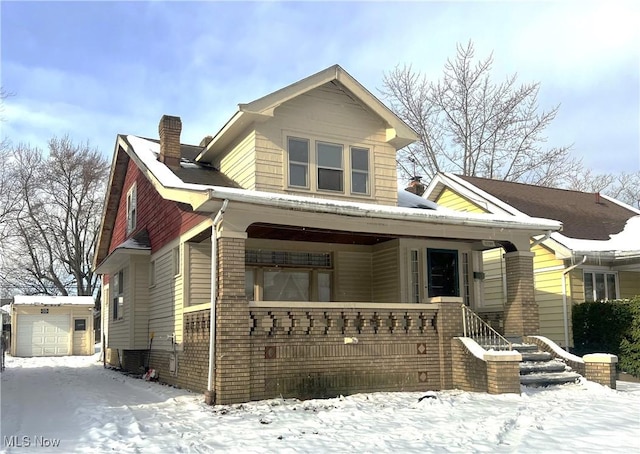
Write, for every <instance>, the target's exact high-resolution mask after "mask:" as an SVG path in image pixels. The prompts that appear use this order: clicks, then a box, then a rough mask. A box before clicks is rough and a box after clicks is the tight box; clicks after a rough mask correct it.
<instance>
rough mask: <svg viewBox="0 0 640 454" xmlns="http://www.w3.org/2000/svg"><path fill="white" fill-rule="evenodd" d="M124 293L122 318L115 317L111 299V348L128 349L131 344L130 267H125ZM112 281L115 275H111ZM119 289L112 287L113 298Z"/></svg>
mask: <svg viewBox="0 0 640 454" xmlns="http://www.w3.org/2000/svg"><path fill="white" fill-rule="evenodd" d="M123 271H124V273H123V277H124V283H123V289H122V290H123V293H122V296H123V297H124V315H123V317H122V320H114V319H113V301H109V309H110V311H109V314H108V317H109V342H108V343H109V345H108V347H109V348H117V349H128V348H130V344H131V317H132V310H131V293H130V292H129V290H130V289H129V283H130V281H131V277H130V276H129V267H128V266H127V267H125V268H123ZM111 282H113V275H112V276H111ZM116 291H117V290H116V289H115V288H114V287H113V286H112V287H111V299H113V298H114V297H115V296H116V294H115V292H116Z"/></svg>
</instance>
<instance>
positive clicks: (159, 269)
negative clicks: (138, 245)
mask: <svg viewBox="0 0 640 454" xmlns="http://www.w3.org/2000/svg"><path fill="white" fill-rule="evenodd" d="M153 259H154V260H155V261H156V285H155V286H153V287H152V288H151V289H150V290H149V296H150V313H151V316H150V317H149V331H150V332H153V333H154V339H153V349H163V350H169V349H171V342H170V340H168V339H167V336H170V335H171V334H173V333H174V332H175V333H176V335H177V336H179V338H181V337H182V298H181V295H182V275H180V276H177V277H174V271H173V250H172V249H169V250H168V251H166V252H164V253H162V255H159V256H156V257H153ZM178 299H180V301H178Z"/></svg>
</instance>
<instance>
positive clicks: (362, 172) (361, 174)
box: [351, 147, 369, 194]
mask: <svg viewBox="0 0 640 454" xmlns="http://www.w3.org/2000/svg"><path fill="white" fill-rule="evenodd" d="M351 192H352V193H355V194H369V150H368V149H367V148H358V147H351Z"/></svg>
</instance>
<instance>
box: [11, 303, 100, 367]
mask: <svg viewBox="0 0 640 454" xmlns="http://www.w3.org/2000/svg"><path fill="white" fill-rule="evenodd" d="M93 305H94V302H93V297H91V296H20V295H19V296H15V297H14V301H13V304H12V305H11V350H10V351H11V355H12V356H67V355H92V354H93V352H94V339H93V337H94V335H93Z"/></svg>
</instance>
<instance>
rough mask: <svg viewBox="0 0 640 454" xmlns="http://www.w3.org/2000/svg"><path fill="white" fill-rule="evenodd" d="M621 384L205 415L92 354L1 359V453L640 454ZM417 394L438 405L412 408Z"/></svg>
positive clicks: (639, 402) (197, 405)
mask: <svg viewBox="0 0 640 454" xmlns="http://www.w3.org/2000/svg"><path fill="white" fill-rule="evenodd" d="M618 386H619V389H618V390H617V391H612V390H610V389H608V388H604V387H601V386H599V385H596V384H592V383H587V384H580V385H567V386H563V387H555V388H550V389H542V390H530V389H527V390H525V392H523V394H522V395H521V396H515V395H502V396H489V395H486V394H476V393H466V392H460V391H446V392H435V393H433V392H429V393H375V394H357V395H353V396H348V397H340V398H335V399H326V400H309V401H302V402H301V401H297V400H293V399H284V400H283V399H274V400H268V401H261V402H251V403H248V404H242V405H228V406H215V407H207V406H206V405H204V403H203V402H202V396H201V395H198V394H193V393H189V392H187V391H184V390H178V389H174V388H171V387H168V386H163V385H160V384H157V383H149V382H145V381H142V380H139V379H135V378H131V377H127V376H124V375H122V374H120V373H118V372H114V371H111V370H105V369H103V368H102V364H101V363H98V362H96V357H95V356H94V357H61V358H11V357H7V369H6V371H5V372H4V373H2V382H1V388H0V393H1V398H2V406H1V409H2V446H1V447H0V451H1V452H16V453H18V452H32V451H35V452H43V453H44V452H64V453H70V452H83V453H84V452H98V453H102V452H166V453H169V452H207V453H209V452H214V451H215V452H278V453H282V452H313V453H317V452H420V453H425V452H465V453H466V452H492V453H494V452H519V453H522V452H525V453H526V452H531V453H539V452H554V453H558V452H567V453H568V452H573V453H575V452H581V453H587V452H621V453H628V452H638V446H639V443H640V441H639V440H640V384H632V383H626V382H618ZM425 395H430V396H432V397H433V396H434V397H435V398H425V399H422V400H421V401H418V400H419V398H420V397H423V396H425ZM57 444H59V446H58V447H57V448H56V447H54V446H55V445H57ZM41 445H44V446H45V447H41ZM27 446H28V447H27ZM25 448H26V449H25Z"/></svg>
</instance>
